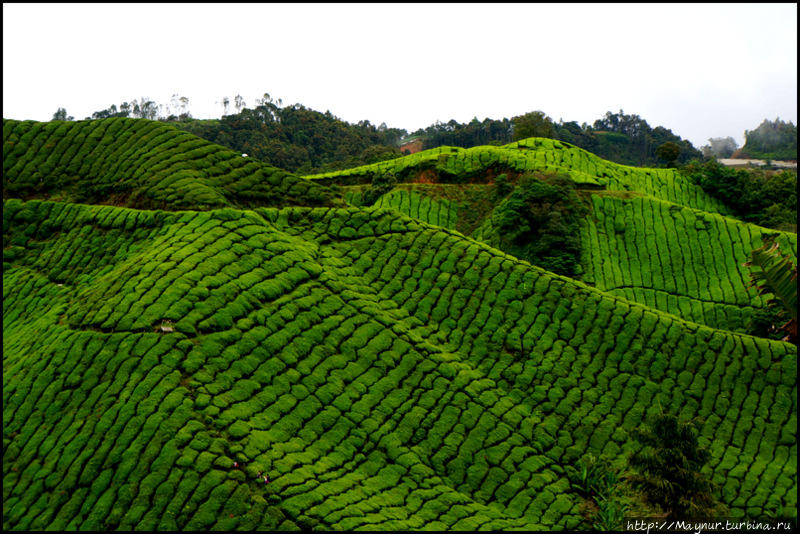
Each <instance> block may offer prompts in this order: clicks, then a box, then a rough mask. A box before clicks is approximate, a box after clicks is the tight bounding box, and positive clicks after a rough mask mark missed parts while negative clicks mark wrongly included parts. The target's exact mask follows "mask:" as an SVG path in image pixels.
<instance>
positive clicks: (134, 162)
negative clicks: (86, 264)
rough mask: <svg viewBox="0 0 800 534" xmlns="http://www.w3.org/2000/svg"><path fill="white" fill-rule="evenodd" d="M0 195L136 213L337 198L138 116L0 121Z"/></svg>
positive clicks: (328, 202)
mask: <svg viewBox="0 0 800 534" xmlns="http://www.w3.org/2000/svg"><path fill="white" fill-rule="evenodd" d="M3 198H4V199H6V198H50V199H53V200H61V201H69V202H84V203H87V204H99V203H103V204H107V203H108V204H116V205H122V206H128V207H135V208H144V209H153V208H161V209H181V208H193V209H210V208H221V207H226V206H231V207H253V206H289V205H300V206H331V205H336V204H338V201H337V195H336V194H335V193H334V192H332V191H330V190H329V189H328V188H327V187H322V186H319V185H318V184H313V183H309V182H308V181H307V180H303V179H301V178H299V177H298V176H295V175H293V174H291V173H288V172H286V171H282V170H280V169H276V168H275V167H270V166H269V165H266V164H264V163H261V162H259V161H256V160H254V159H252V158H245V157H242V154H241V153H238V152H235V151H233V150H230V149H227V148H223V147H221V146H219V145H216V144H213V143H209V142H208V141H205V140H203V139H200V138H199V137H195V136H194V135H191V134H188V133H186V132H183V131H181V130H178V129H177V128H175V127H174V126H170V125H166V124H163V123H160V122H157V121H150V120H146V119H126V118H112V119H103V120H95V121H76V122H67V121H51V122H35V121H15V120H9V119H3Z"/></svg>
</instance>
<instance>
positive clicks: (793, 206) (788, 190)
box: [683, 160, 797, 233]
mask: <svg viewBox="0 0 800 534" xmlns="http://www.w3.org/2000/svg"><path fill="white" fill-rule="evenodd" d="M683 172H684V173H685V174H686V175H687V176H688V177H689V178H690V179H691V180H692V181H693V182H694V183H695V184H697V185H699V186H700V187H702V188H703V190H704V191H706V192H707V193H708V194H710V195H711V196H713V197H715V198H717V199H719V200H720V201H721V202H723V203H725V205H727V206H729V207H730V208H731V209H732V210H733V212H734V214H736V216H737V217H739V218H741V219H742V220H744V221H747V222H752V223H755V224H758V225H760V226H765V227H767V228H776V229H778V230H786V231H792V232H795V233H796V232H797V173H796V172H791V171H782V172H778V173H765V172H764V171H748V170H744V169H733V168H730V167H725V166H723V165H721V164H720V163H719V162H717V161H716V160H711V161H708V162H706V163H703V164H700V163H698V162H692V163H691V164H689V165H687V166H685V167H684V168H683Z"/></svg>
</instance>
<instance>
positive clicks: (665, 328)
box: [3, 200, 797, 529]
mask: <svg viewBox="0 0 800 534" xmlns="http://www.w3.org/2000/svg"><path fill="white" fill-rule="evenodd" d="M3 213H4V226H3V232H4V245H5V247H4V254H5V256H4V272H3V282H4V283H3V288H4V294H3V297H4V307H3V323H4V335H3V349H4V352H3V371H4V372H3V423H4V424H3V432H4V434H3V440H4V442H3V444H4V454H3V477H4V479H3V497H4V499H3V505H4V514H3V526H4V528H9V529H43V528H48V529H58V528H67V529H69V528H82V529H107V528H108V529H111V528H119V529H132V528H138V529H152V528H166V529H176V528H180V529H183V528H187V529H188V528H196V529H202V528H214V529H232V528H247V529H251V528H261V529H265V528H266V529H269V528H273V529H274V528H288V527H289V526H291V525H297V526H301V527H302V526H304V527H313V526H317V527H320V528H335V529H352V528H358V527H363V528H371V529H404V528H422V527H426V528H441V529H444V528H453V529H474V528H486V529H507V528H524V529H539V528H564V527H567V528H569V527H575V526H576V525H577V524H578V522H579V521H580V516H579V503H580V500H579V499H578V497H577V495H576V494H575V493H574V492H573V490H572V489H571V488H570V485H569V482H568V480H567V477H566V476H565V468H566V467H567V466H572V465H574V463H575V462H576V460H578V459H579V458H580V457H581V456H582V455H583V454H584V453H586V452H589V451H592V452H594V453H600V452H605V453H608V454H610V455H612V457H616V458H620V454H619V453H621V452H623V451H631V450H632V449H633V448H634V447H635V443H634V442H633V441H632V440H631V438H630V434H629V432H630V430H631V429H632V428H633V427H634V426H636V425H637V424H639V423H640V422H641V421H642V420H643V418H644V417H645V416H646V415H647V414H648V413H654V411H656V410H658V409H659V406H660V407H663V408H664V409H665V410H666V409H669V410H673V411H675V412H677V413H680V414H681V415H682V416H685V417H692V416H695V415H699V416H702V417H704V418H705V424H704V425H703V428H702V439H701V442H702V443H703V444H705V445H708V446H709V448H710V450H711V453H712V460H711V462H710V472H711V473H712V474H713V478H714V479H715V480H716V481H717V482H719V483H720V485H721V486H722V498H723V500H724V501H725V502H726V503H727V504H728V506H729V507H730V508H731V509H732V514H733V515H744V514H746V515H749V516H753V517H759V516H763V515H764V514H765V513H766V512H767V511H770V510H775V509H776V508H777V507H778V506H779V505H780V506H783V507H784V509H790V508H793V507H795V506H796V489H797V469H796V468H797V448H796V398H797V384H796V364H797V353H796V348H795V347H794V346H793V345H789V344H786V343H781V342H771V341H766V340H763V339H757V338H752V337H749V336H742V335H735V334H732V333H727V332H723V331H718V330H712V329H710V328H707V327H704V326H700V325H697V324H694V323H688V322H685V321H683V320H680V319H678V318H676V317H674V316H671V315H665V314H661V313H658V312H655V311H653V310H652V309H650V308H647V307H645V306H642V305H638V304H635V303H631V302H628V301H626V300H624V299H619V298H615V297H612V296H609V295H606V294H604V293H603V292H600V291H598V290H596V289H592V288H590V287H588V286H585V285H583V284H581V283H579V282H575V281H572V280H570V279H567V278H563V277H559V276H554V275H551V274H549V273H547V272H544V271H542V270H540V269H538V268H536V267H532V266H530V265H529V264H527V263H526V262H522V261H520V260H517V259H515V258H513V257H511V256H508V255H504V254H502V253H500V252H499V251H496V250H495V249H491V248H489V247H488V246H485V245H482V244H480V243H478V242H475V241H473V240H470V239H467V238H464V237H463V236H461V235H460V234H457V233H454V232H452V231H448V230H444V229H441V228H438V227H433V226H430V225H427V224H425V223H421V222H418V221H415V220H413V219H410V218H406V217H401V216H399V215H397V213H396V212H395V211H392V210H382V209H357V208H351V209H325V208H317V209H309V208H285V209H257V210H253V211H246V210H245V211H243V210H235V209H223V210H212V211H205V212H192V211H183V212H162V211H155V212H147V211H138V210H131V209H126V208H118V207H110V206H104V207H93V206H82V205H76V204H64V203H58V202H49V201H48V202H40V201H30V202H20V201H19V200H9V201H6V202H5V203H4V210H3ZM234 461H236V462H238V463H239V464H240V465H239V467H238V468H237V467H234ZM260 471H266V472H268V473H269V474H270V476H271V477H272V479H273V482H272V483H271V484H269V485H265V484H264V483H263V481H261V479H259V478H257V474H258V473H259V472H260Z"/></svg>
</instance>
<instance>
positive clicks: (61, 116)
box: [52, 108, 75, 121]
mask: <svg viewBox="0 0 800 534" xmlns="http://www.w3.org/2000/svg"><path fill="white" fill-rule="evenodd" d="M52 120H54V121H74V120H75V117H73V116H72V115H67V110H66V109H65V108H58V110H56V112H55V113H53V119H52Z"/></svg>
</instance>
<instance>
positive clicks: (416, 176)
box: [309, 139, 797, 332]
mask: <svg viewBox="0 0 800 534" xmlns="http://www.w3.org/2000/svg"><path fill="white" fill-rule="evenodd" d="M437 154H438V155H437ZM501 171H502V174H506V175H507V176H510V177H512V178H513V177H515V176H517V175H519V174H520V173H521V172H528V171H535V172H545V173H548V172H549V173H561V174H562V175H566V176H569V177H570V178H571V179H572V180H573V181H575V182H576V183H577V186H578V188H579V191H580V193H581V194H582V196H583V198H584V199H585V203H586V205H587V207H588V208H589V216H588V217H586V218H585V220H584V221H583V224H582V231H581V237H580V238H581V242H582V244H583V246H582V259H581V266H582V271H583V272H582V273H581V275H580V276H579V279H580V280H582V281H584V282H586V283H587V284H590V285H593V286H595V287H597V288H599V289H603V290H605V291H608V292H611V293H612V294H615V295H619V296H622V297H625V298H627V299H629V300H633V301H636V302H640V303H643V304H646V305H648V306H650V307H653V308H656V309H659V310H662V311H665V312H668V313H671V314H675V315H677V316H679V317H682V318H684V319H688V320H691V321H694V322H698V323H701V324H705V325H708V326H711V327H713V328H723V329H726V330H733V331H740V332H746V330H747V325H748V322H749V320H750V318H751V317H752V315H753V312H754V311H755V310H757V309H761V308H763V307H764V306H765V304H766V303H765V301H764V299H762V298H761V297H760V296H758V294H757V292H756V291H755V290H754V289H752V288H750V287H749V274H748V270H747V268H746V267H744V266H743V264H744V263H745V262H746V261H747V260H748V258H749V253H750V251H751V250H753V249H755V248H758V247H760V246H761V245H762V244H763V242H764V240H765V239H767V240H777V242H778V243H779V245H780V247H781V250H783V252H785V253H788V254H789V255H790V256H792V257H793V258H795V259H796V258H797V234H793V233H787V232H779V231H776V230H769V229H766V228H762V227H759V226H756V225H753V224H749V223H744V222H742V221H739V220H736V219H733V218H731V217H730V216H728V210H727V209H726V208H725V207H724V206H722V205H720V204H719V203H718V202H717V201H716V200H715V199H713V198H712V197H710V196H708V195H707V194H705V193H704V192H703V191H702V189H700V188H699V187H697V186H696V185H693V184H691V183H689V182H688V181H687V180H686V178H684V177H683V176H681V175H680V174H678V173H676V172H675V171H673V170H672V169H640V168H633V167H625V166H623V165H618V164H615V163H611V162H607V161H603V160H600V159H599V158H597V157H596V156H593V155H592V154H590V153H588V152H585V151H584V150H581V149H578V148H574V147H570V145H568V144H567V143H562V142H560V141H554V140H550V139H526V140H524V141H520V142H518V143H512V144H511V145H506V146H504V147H476V148H472V149H460V148H457V149H451V148H450V147H445V148H442V149H434V150H429V151H425V152H420V153H417V154H413V155H411V156H406V157H404V158H400V159H398V160H392V161H389V162H382V163H379V164H374V165H369V166H365V167H358V168H356V169H350V170H348V171H339V172H337V173H331V174H327V175H317V176H311V177H309V178H311V179H316V180H321V181H323V182H326V183H341V184H348V183H353V182H354V181H358V180H362V179H363V177H364V176H367V177H369V176H373V175H379V174H380V173H383V172H394V173H397V174H398V175H399V176H401V177H402V178H403V179H404V180H406V183H402V184H399V185H398V186H397V187H396V188H395V189H394V190H393V191H391V192H390V193H388V194H385V195H383V196H382V197H380V198H379V199H378V201H377V202H376V203H375V206H381V207H390V208H393V209H395V210H398V211H400V212H401V213H404V214H406V215H409V216H411V217H415V218H418V219H420V220H423V221H426V222H429V223H431V224H436V225H439V226H443V227H445V228H450V229H455V230H458V231H460V232H461V233H463V234H464V235H468V236H470V237H473V238H474V239H477V240H480V241H483V242H485V243H488V244H490V245H491V246H493V247H495V248H503V245H502V243H501V242H500V239H499V237H498V232H497V231H496V230H494V229H493V220H494V218H495V217H494V215H495V212H494V211H493V210H494V209H495V208H496V207H497V206H498V205H499V204H501V203H502V199H501V198H498V196H497V195H494V196H493V194H494V193H493V188H494V186H492V185H485V184H479V183H471V182H487V181H489V182H491V181H492V180H493V179H494V178H495V177H496V176H498V173H501ZM587 171H588V172H596V173H599V176H600V178H599V179H597V180H594V181H591V180H590V179H588V178H587V176H589V178H592V179H593V176H594V175H591V174H587ZM348 173H349V174H348ZM356 179H358V180H356ZM430 182H438V183H430ZM659 184H660V185H659ZM364 187H365V186H364V185H349V186H348V185H345V187H344V188H343V189H344V191H345V198H346V199H347V200H348V201H349V202H350V203H352V204H355V205H358V204H359V202H360V197H361V195H362V191H363V189H364Z"/></svg>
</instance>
